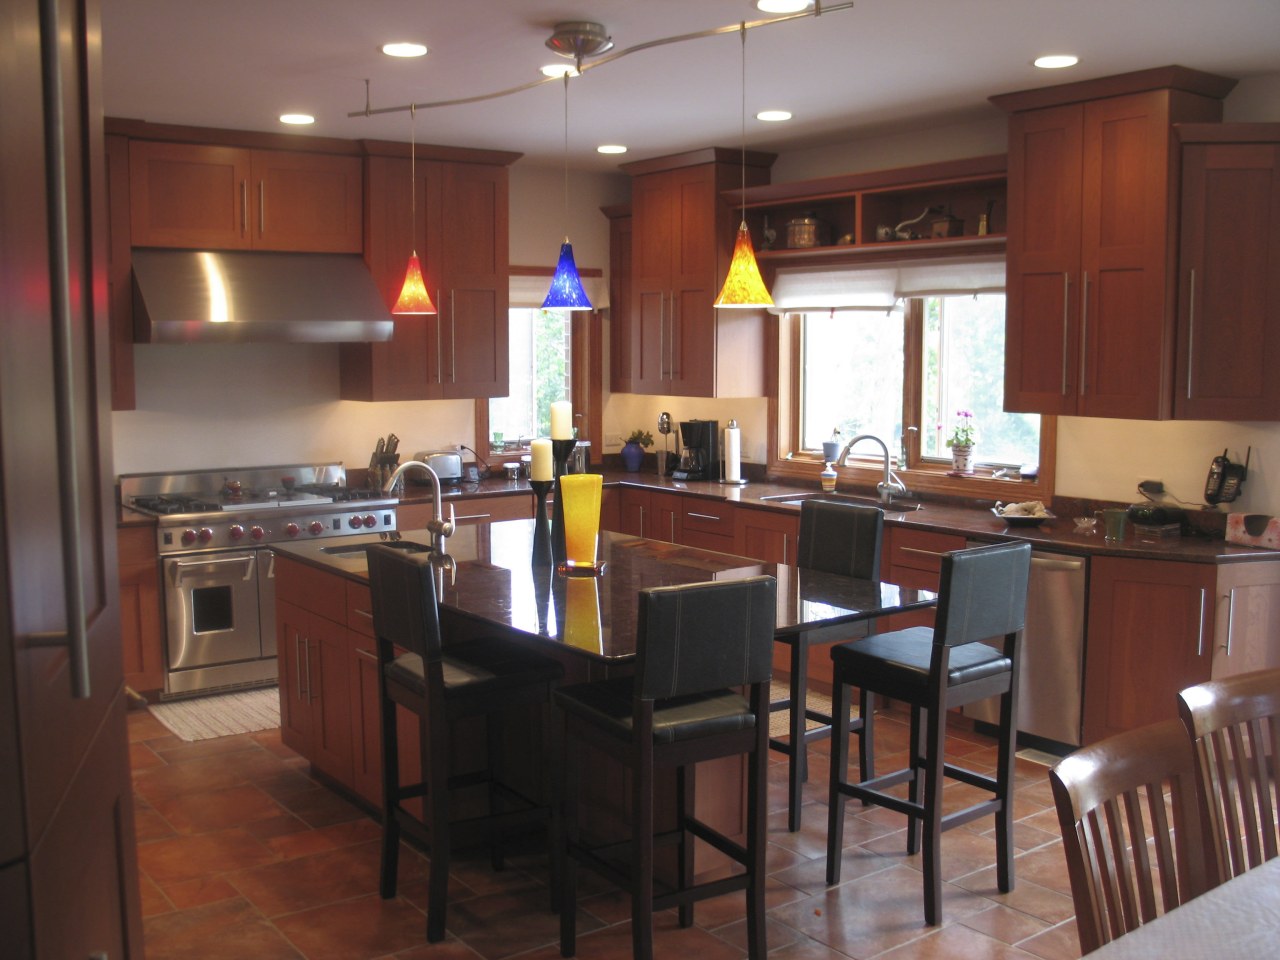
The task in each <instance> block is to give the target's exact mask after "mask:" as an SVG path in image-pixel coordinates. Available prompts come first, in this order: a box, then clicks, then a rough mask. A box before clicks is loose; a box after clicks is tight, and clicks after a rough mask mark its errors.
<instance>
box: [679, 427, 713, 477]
mask: <svg viewBox="0 0 1280 960" xmlns="http://www.w3.org/2000/svg"><path fill="white" fill-rule="evenodd" d="M671 477H672V479H674V480H718V479H719V478H720V421H718V420H684V421H681V423H680V463H679V465H678V466H677V467H676V469H675V470H673V471H672V472H671Z"/></svg>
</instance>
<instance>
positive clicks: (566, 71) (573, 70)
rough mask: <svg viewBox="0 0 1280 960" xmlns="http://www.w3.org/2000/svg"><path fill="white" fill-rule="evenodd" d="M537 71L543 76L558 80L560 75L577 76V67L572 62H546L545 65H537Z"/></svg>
mask: <svg viewBox="0 0 1280 960" xmlns="http://www.w3.org/2000/svg"><path fill="white" fill-rule="evenodd" d="M538 72H539V73H540V74H542V75H543V76H544V77H550V78H551V79H552V80H559V79H560V78H561V77H576V76H578V68H577V67H575V66H574V65H573V64H572V63H548V64H547V65H546V66H542V67H539V68H538Z"/></svg>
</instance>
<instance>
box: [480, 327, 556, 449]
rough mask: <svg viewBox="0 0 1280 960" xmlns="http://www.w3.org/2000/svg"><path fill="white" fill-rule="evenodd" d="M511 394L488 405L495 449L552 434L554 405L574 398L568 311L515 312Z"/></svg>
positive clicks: (490, 429) (490, 432)
mask: <svg viewBox="0 0 1280 960" xmlns="http://www.w3.org/2000/svg"><path fill="white" fill-rule="evenodd" d="M509 316H510V320H511V333H510V344H511V346H510V367H509V369H510V394H509V395H508V396H505V397H494V398H493V399H491V400H490V401H489V435H490V441H491V445H492V449H494V450H501V449H502V448H503V447H504V446H506V445H511V446H512V447H513V448H514V446H515V445H516V444H517V443H519V444H521V445H525V444H528V442H529V440H530V439H532V438H533V437H545V436H549V435H550V433H551V404H552V402H553V401H556V400H564V399H566V398H569V397H571V396H572V386H573V383H572V364H571V363H570V325H569V318H570V312H569V311H568V310H539V309H531V308H526V307H518V308H513V309H512V310H511V311H510V313H509Z"/></svg>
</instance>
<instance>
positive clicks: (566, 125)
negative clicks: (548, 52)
mask: <svg viewBox="0 0 1280 960" xmlns="http://www.w3.org/2000/svg"><path fill="white" fill-rule="evenodd" d="M564 229H565V237H564V239H565V243H568V242H569V71H568V70H566V71H565V72H564Z"/></svg>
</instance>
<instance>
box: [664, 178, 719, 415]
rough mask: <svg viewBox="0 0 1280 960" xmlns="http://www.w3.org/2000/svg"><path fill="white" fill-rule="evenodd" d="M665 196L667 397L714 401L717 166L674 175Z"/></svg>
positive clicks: (670, 179)
mask: <svg viewBox="0 0 1280 960" xmlns="http://www.w3.org/2000/svg"><path fill="white" fill-rule="evenodd" d="M668 176H669V181H668V184H667V190H668V191H669V193H670V194H671V196H672V199H673V201H674V203H675V209H674V211H673V212H672V221H671V222H672V229H673V233H672V235H671V241H670V243H671V258H672V261H671V317H670V320H669V322H668V330H669V333H668V341H669V346H668V350H669V354H668V355H669V361H668V363H667V375H668V377H669V379H670V384H669V386H668V388H667V391H668V392H669V393H670V394H672V395H673V396H681V397H710V396H714V395H715V358H716V352H715V351H716V342H715V336H716V315H715V308H714V307H713V306H712V304H713V303H714V302H715V299H716V294H717V293H718V292H719V291H718V285H719V283H720V282H721V281H722V280H723V279H724V278H723V277H717V276H716V251H717V249H718V243H717V241H718V238H717V237H716V213H717V208H718V206H719V204H720V198H719V197H718V196H717V195H716V189H715V188H716V166H715V165H714V164H704V165H700V166H696V167H690V168H688V169H682V170H673V171H671V173H670V174H669V175H668Z"/></svg>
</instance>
